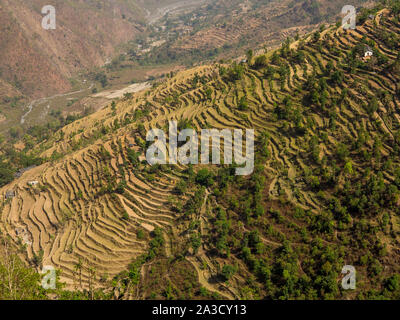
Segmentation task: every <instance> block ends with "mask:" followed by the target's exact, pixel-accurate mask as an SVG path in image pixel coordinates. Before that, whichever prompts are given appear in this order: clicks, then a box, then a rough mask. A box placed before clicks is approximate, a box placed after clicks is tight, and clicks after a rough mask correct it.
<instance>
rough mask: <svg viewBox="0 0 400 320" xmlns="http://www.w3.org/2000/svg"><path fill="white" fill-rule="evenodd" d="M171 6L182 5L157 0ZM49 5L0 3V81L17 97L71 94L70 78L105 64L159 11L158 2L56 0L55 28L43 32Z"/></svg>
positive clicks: (36, 1) (40, 0)
mask: <svg viewBox="0 0 400 320" xmlns="http://www.w3.org/2000/svg"><path fill="white" fill-rule="evenodd" d="M172 2H174V3H175V2H179V1H170V0H162V1H157V6H158V7H163V6H164V5H168V4H170V3H172ZM47 4H48V3H47V2H46V1H43V0H32V1H23V0H15V1H14V0H13V1H10V0H1V1H0V18H1V21H2V24H1V27H0V28H1V29H0V48H1V49H0V77H1V78H2V79H3V80H4V81H6V82H8V83H10V84H11V85H13V86H14V87H15V88H16V89H18V91H19V92H18V93H19V95H25V96H28V97H39V96H40V97H43V96H46V95H50V94H54V93H58V92H63V91H66V90H69V89H70V88H71V84H70V82H69V78H71V77H72V76H75V75H76V74H77V73H78V72H79V71H83V70H86V69H88V68H92V67H95V66H101V65H103V64H104V63H106V61H107V60H108V59H110V58H111V57H112V56H113V55H114V54H115V53H116V50H117V48H118V45H120V44H122V43H125V42H127V41H129V40H132V39H133V38H134V37H135V36H136V35H138V34H140V33H141V32H142V31H143V30H144V28H145V27H146V23H147V20H146V19H147V16H148V15H150V14H152V12H153V11H154V10H155V2H154V1H150V2H147V1H146V2H144V1H134V0H118V1H105V0H102V1H93V0H84V1H77V0H69V1H64V0H57V1H53V2H52V5H53V6H54V7H55V8H56V18H57V29H56V30H44V29H43V28H42V26H41V23H42V18H43V16H44V15H42V14H41V10H42V7H43V6H45V5H47ZM10 94H14V93H13V92H10V93H9V95H6V96H8V97H10V96H11V95H10ZM3 97H4V96H2V97H0V98H3ZM11 97H12V96H11Z"/></svg>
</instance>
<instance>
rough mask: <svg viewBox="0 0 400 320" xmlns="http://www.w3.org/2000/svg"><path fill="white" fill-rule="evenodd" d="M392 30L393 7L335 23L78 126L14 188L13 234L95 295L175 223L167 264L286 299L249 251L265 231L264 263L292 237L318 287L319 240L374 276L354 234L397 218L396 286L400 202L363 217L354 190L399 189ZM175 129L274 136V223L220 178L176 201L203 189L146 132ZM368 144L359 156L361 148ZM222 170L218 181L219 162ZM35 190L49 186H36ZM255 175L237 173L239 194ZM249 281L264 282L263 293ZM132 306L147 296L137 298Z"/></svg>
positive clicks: (270, 195) (207, 284)
mask: <svg viewBox="0 0 400 320" xmlns="http://www.w3.org/2000/svg"><path fill="white" fill-rule="evenodd" d="M391 34H392V35H395V37H397V40H398V35H399V34H400V24H399V23H398V21H397V22H396V20H395V19H394V18H393V13H391V12H390V11H389V10H386V9H385V10H383V11H380V12H379V13H378V14H377V15H376V16H375V18H374V19H368V20H367V21H366V22H365V23H364V24H362V25H359V26H358V27H357V29H356V30H354V31H344V30H343V29H341V28H338V27H335V26H332V27H329V28H328V29H327V30H321V32H319V33H316V34H313V35H309V36H308V37H307V38H305V39H301V40H299V41H297V42H293V41H292V42H288V43H285V44H283V46H282V49H281V50H277V51H276V52H270V53H269V54H268V56H267V57H266V58H265V60H264V61H266V62H265V63H261V62H262V61H263V60H262V59H257V58H256V60H255V61H254V62H249V63H248V64H245V65H232V66H231V65H220V64H215V65H208V66H202V67H198V68H195V69H190V70H186V71H182V72H179V73H178V74H176V75H175V76H174V77H172V78H168V79H166V80H165V81H163V82H161V83H159V84H157V85H155V86H154V87H153V88H152V89H149V90H146V91H142V92H139V93H137V94H135V95H134V96H133V97H132V98H126V99H122V100H120V101H118V102H117V103H116V104H115V105H111V106H107V107H106V108H104V109H103V110H100V111H98V112H97V113H95V114H93V115H90V116H89V117H87V118H85V119H83V120H79V121H77V122H74V123H72V124H70V125H68V126H67V127H65V128H63V129H62V130H61V131H60V132H58V133H57V134H56V135H55V136H54V137H53V138H52V140H49V141H47V142H45V143H43V144H41V145H39V146H37V150H41V152H42V156H43V157H47V158H48V159H49V161H48V162H47V163H46V164H44V165H42V166H40V167H37V168H35V169H32V170H31V171H28V172H26V173H25V174H24V175H23V176H22V177H21V178H19V179H18V180H16V181H15V182H14V183H13V184H11V185H9V186H7V187H5V188H3V189H2V190H1V192H0V194H3V195H5V193H6V191H8V190H15V191H16V194H17V195H16V197H15V198H13V199H11V200H7V201H5V202H4V205H3V207H2V211H1V229H2V231H4V232H6V233H7V234H9V235H11V236H12V237H13V239H15V240H18V239H20V241H21V244H23V243H24V242H25V246H26V252H27V257H28V260H29V261H31V262H32V263H35V262H36V264H37V265H38V266H40V265H53V266H55V267H57V268H58V269H60V270H61V271H62V273H61V280H62V281H65V282H66V283H67V284H68V286H69V287H70V288H79V287H82V288H88V287H89V286H90V283H91V282H93V281H94V282H95V283H96V286H98V287H104V286H106V283H107V280H109V279H111V278H112V277H114V276H116V275H118V274H120V273H121V272H123V271H125V270H127V268H128V266H129V264H130V263H131V262H132V261H133V260H135V259H137V258H138V257H140V256H141V255H143V254H144V253H145V252H147V251H148V250H149V248H150V247H151V244H150V239H151V237H152V233H153V232H154V231H155V230H162V235H163V238H164V240H165V241H164V244H163V246H162V253H160V257H162V258H166V259H169V258H170V259H174V258H175V259H178V258H177V257H182V256H183V257H184V259H185V260H186V261H188V262H190V264H188V267H187V272H188V273H193V274H195V275H196V277H197V278H198V282H199V283H200V285H201V286H202V287H203V288H205V289H206V290H208V291H209V292H211V293H214V294H216V295H217V296H218V295H219V297H224V298H228V299H235V298H260V297H265V296H268V294H271V295H272V293H271V292H274V291H273V290H272V289H271V287H269V286H268V285H267V283H268V281H271V282H273V283H275V282H279V281H281V280H276V279H275V278H274V277H271V278H270V279H271V280H268V281H267V280H262V281H261V280H259V276H256V277H254V274H255V271H254V270H257V268H256V267H254V266H250V265H249V262H248V259H247V258H243V256H244V253H243V252H241V251H240V250H239V248H240V245H239V244H237V242H239V243H240V241H242V239H244V238H246V237H248V236H249V234H251V232H255V231H256V230H257V232H259V239H258V242H257V243H258V244H259V247H260V248H261V247H262V248H265V249H263V250H264V251H262V250H261V249H260V250H261V251H262V252H263V253H260V252H261V251H258V249H257V251H256V250H253V251H252V255H254V256H260V257H262V258H260V261H264V262H265V261H270V260H273V259H274V257H277V255H278V254H281V253H280V252H281V251H279V250H278V249H279V248H281V247H282V246H283V247H284V248H287V241H289V242H290V243H291V246H292V247H293V248H295V249H294V250H295V251H296V252H298V256H297V257H296V259H295V262H294V263H293V266H294V267H293V268H294V271H293V274H298V275H299V277H304V279H311V280H304V281H311V282H312V281H317V280H315V279H314V278H316V277H317V276H316V275H314V271H312V270H313V269H314V270H315V268H318V264H319V261H315V263H316V264H317V266H315V265H312V263H311V262H309V261H307V259H306V256H307V254H308V253H305V252H308V251H305V250H306V249H305V248H311V247H312V245H313V243H314V242H313V241H314V240H315V239H313V238H320V239H321V243H320V244H319V245H318V246H319V247H318V248H319V250H322V249H321V248H325V249H326V250H328V249H327V248H335V249H336V248H340V247H342V246H344V248H345V249H343V250H348V251H347V252H349V253H348V254H347V255H345V254H343V253H340V254H339V255H338V257H336V258H333V261H331V262H330V263H331V264H332V265H335V263H340V262H343V263H344V262H346V261H347V262H349V263H352V264H356V265H357V266H358V267H359V270H360V271H359V272H360V274H361V277H362V276H365V277H367V275H368V274H369V271H368V270H369V269H368V268H367V267H366V266H365V265H363V264H360V263H359V256H360V255H361V254H363V253H365V250H364V249H365V248H364V249H360V248H359V247H355V246H356V245H355V243H357V246H358V245H359V243H361V242H362V241H363V239H359V238H358V236H356V235H355V230H356V229H357V228H358V222H359V221H362V220H363V219H366V218H368V219H370V220H369V221H370V222H369V223H370V226H371V228H372V227H377V226H379V225H380V221H381V219H383V218H382V215H383V214H385V215H387V217H388V219H389V225H390V230H391V231H390V232H386V231H384V230H383V229H382V230H381V229H379V228H378V227H377V228H378V229H379V230H377V231H376V233H375V234H374V236H373V238H374V242H373V244H374V245H375V246H376V248H381V247H385V250H386V251H387V253H386V255H385V257H377V256H376V255H375V253H371V254H372V255H373V259H375V260H376V261H378V262H379V263H380V264H381V265H384V266H385V268H384V270H382V271H381V277H385V276H388V275H391V274H393V273H394V272H398V264H396V263H395V262H396V261H397V260H398V259H399V258H400V256H399V253H400V251H399V230H398V223H399V221H398V215H397V214H398V210H397V205H398V201H397V200H396V201H397V202H396V201H394V204H393V205H389V203H383V202H380V203H381V205H382V208H384V210H382V211H380V212H379V210H378V212H376V213H375V212H373V216H371V214H372V209H371V208H367V209H365V211H366V213H362V214H361V213H360V212H363V211H362V210H361V209H357V210H358V211H357V210H356V209H354V208H355V207H356V205H354V206H352V205H351V204H349V203H348V202H346V201H345V200H344V199H345V196H343V194H342V193H345V192H346V190H350V189H351V184H354V185H356V184H357V183H359V182H360V181H361V180H362V179H364V178H365V177H368V175H370V174H371V171H372V172H379V173H380V175H378V178H379V177H380V180H379V181H380V183H382V184H384V185H385V186H388V188H389V186H392V185H393V186H394V185H396V183H397V182H396V181H397V179H398V178H397V174H398V173H397V172H396V170H395V168H396V167H397V166H398V165H399V161H398V159H397V158H396V157H395V156H394V155H395V154H396V152H398V151H396V150H398V146H397V144H398V143H399V142H400V141H399V135H398V133H399V132H400V131H399V129H400V122H399V120H400V118H399V110H398V107H399V87H398V83H399V74H400V73H399V72H398V71H399V70H400V69H399V64H400V61H399V58H398V57H399V51H398V50H399V47H398V42H397V44H395V45H391V42H390V41H389V40H390V35H391ZM382 38H385V39H386V40H382ZM371 40H373V41H374V43H375V46H374V57H373V58H372V59H370V60H368V61H363V54H364V51H363V50H364V48H365V46H367V45H369V46H373V45H374V43H373V42H371ZM357 48H358V49H357ZM357 50H358V51H360V50H361V51H360V52H361V53H360V54H359V53H358V52H357ZM257 61H258V62H257ZM396 68H397V69H396ZM328 83H329V85H327V84H328ZM373 97H377V99H375V100H374V99H373ZM171 120H176V121H178V122H179V123H180V126H181V127H182V126H185V121H184V120H186V121H187V122H186V125H187V124H188V123H190V125H191V126H192V127H193V128H196V129H198V130H200V129H202V128H216V129H225V128H231V129H233V128H237V129H247V128H254V129H255V132H256V135H257V139H258V141H260V140H262V138H263V137H264V138H265V139H266V140H264V141H267V143H265V144H264V147H265V149H264V151H263V152H264V154H265V156H264V157H263V158H262V159H263V161H262V168H261V172H262V175H263V176H264V177H265V180H264V183H263V186H264V185H265V189H263V191H262V192H261V193H260V194H261V195H262V199H261V200H260V201H261V203H262V205H263V207H264V209H263V212H265V215H264V216H263V217H258V218H256V217H254V216H253V215H252V213H250V218H247V219H246V218H245V217H244V215H243V214H242V212H241V207H242V204H241V203H244V202H245V200H243V198H240V195H243V194H241V193H240V192H241V191H240V190H235V186H230V187H228V189H226V190H225V191H222V192H221V193H219V192H218V190H216V189H218V188H219V187H218V186H217V185H211V186H206V187H204V188H203V189H201V188H198V187H197V186H195V185H193V184H192V185H191V184H190V183H189V186H190V187H189V188H188V189H187V190H185V191H184V192H181V193H177V191H176V187H177V186H178V185H179V183H180V182H181V181H182V180H184V181H185V180H187V179H189V180H188V181H190V174H188V168H186V167H183V166H162V167H149V166H148V165H147V164H146V162H145V159H144V154H145V149H146V148H145V147H146V144H145V142H144V140H145V135H146V132H147V131H148V130H150V129H153V128H156V127H158V128H162V129H164V130H165V131H167V126H168V121H171ZM180 129H181V128H180ZM354 141H356V142H358V144H360V147H359V148H353V147H352V145H353V142H354ZM346 147H347V148H346ZM136 152H137V154H136ZM369 152H372V153H373V154H374V156H373V157H372V158H371V156H368V153H369ZM342 154H343V155H342ZM258 164H260V162H258ZM201 168H202V167H201ZM201 168H200V167H199V168H197V167H196V168H194V169H195V171H196V172H197V171H198V170H199V169H201ZM367 168H369V171H368V170H367ZM189 169H190V168H189ZM211 169H212V170H214V171H215V172H217V169H218V168H216V167H212V168H211ZM237 179H238V178H237ZM249 179H250V178H249ZM330 179H334V181H335V183H336V186H335V185H334V186H332V184H331V183H330V182H329V181H330ZM29 181H38V182H39V184H38V186H36V187H30V186H28V182H29ZM235 181H236V180H235ZM246 181H248V180H247V179H246V178H244V180H237V185H241V184H243V183H246ZM338 186H339V187H338ZM121 189H122V190H121ZM239 189H240V188H239ZM387 190H392V189H387ZM394 193H396V192H394ZM235 194H236V195H237V196H238V197H239V199H240V201H242V202H241V203H240V204H239V206H238V207H236V209H235V206H234V205H233V204H232V203H233V202H232V199H233V195H235ZM339 195H340V197H339ZM342 196H343V197H342ZM360 197H361V195H360ZM335 198H338V199H340V201H341V206H345V205H347V207H348V212H346V213H343V216H340V217H338V216H339V213H338V211H335V210H336V207H335V208H334V206H333V205H332V203H333V202H334V200H335ZM193 199H197V200H193ZM396 199H397V198H396ZM190 201H197V205H196V206H195V210H194V211H192V212H189V213H188V212H185V208H186V207H185V206H186V204H187V203H188V202H190ZM230 202H231V203H230ZM182 207H183V209H182ZM339 207H340V205H339ZM277 208H278V209H279V210H280V211H281V214H280V215H279V214H276V209H277ZM295 208H296V210H295ZM219 210H220V211H219ZM221 210H225V211H226V212H227V213H228V220H229V221H231V222H230V223H231V228H233V230H234V231H232V230H231V231H229V239H230V240H229V241H228V246H229V247H230V248H231V250H230V251H229V253H224V254H221V253H220V252H219V253H216V250H217V249H216V248H218V243H217V244H216V241H217V240H218V239H217V240H216V239H215V236H216V235H217V234H219V231H218V228H219V227H220V225H219V224H218V221H222V220H224V219H225V218H224V214H221ZM251 210H253V208H252V209H251ZM251 210H250V211H251ZM254 210H255V209H254ZM299 210H304V211H305V212H307V215H308V219H309V220H307V219H305V218H304V219H303V218H301V217H299V215H296V213H295V212H299ZM329 210H330V211H331V212H333V213H332V215H337V216H335V217H333V218H332V217H331V218H332V221H333V222H331V223H330V224H329V226H328V227H327V228H328V229H329V230H330V229H332V232H326V233H324V232H325V231H324V232H322V231H315V230H314V229H312V228H313V227H311V226H310V225H311V223H310V221H314V219H319V217H321V220H323V219H324V218H325V217H326V212H328V211H329ZM218 212H219V213H218ZM185 214H186V215H185ZM307 221H308V222H307ZM308 224H310V225H308ZM17 228H19V229H18V230H24V232H23V233H22V234H23V235H24V236H23V237H22V236H21V232H19V235H17V234H16V230H17ZM235 228H236V229H235ZM306 230H307V232H309V235H308V236H306V235H305V233H306ZM235 234H237V238H235ZM196 235H198V236H199V237H200V238H201V240H202V241H201V245H200V246H199V247H198V248H197V250H189V247H190V242H191V237H193V236H196ZM240 236H243V238H242V239H241V238H240ZM217 238H218V237H217ZM349 238H350V240H349ZM235 239H236V240H235ZM344 239H347V240H346V241H347V242H346V241H345V240H344ZM219 240H220V239H219ZM219 240H218V241H219ZM218 241H217V242H218ZM235 241H236V242H235ZM249 241H250V240H249ZM364 241H365V239H364ZM250 242H251V241H250ZM249 246H250V245H249ZM257 248H258V247H257ZM325 249H324V250H325ZM358 249H359V250H358ZM224 250H225V249H223V250H222V251H224ZM285 250H286V249H285ZM297 250H298V251H297ZM307 250H308V249H307ZM357 250H358V251H357ZM339 251H340V250H339ZM224 252H225V251H224ZM255 252H257V253H255ZM278 252H279V253H278ZM284 252H286V251H284ZM287 252H289V253H290V252H291V251H290V250H287ZM340 252H342V251H340ZM371 252H373V251H371ZM289 253H288V256H289V255H290V254H289ZM321 256H323V255H322V254H321ZM279 257H281V256H279ZM324 257H325V256H324ZM262 259H265V260H262ZM287 259H289V258H287ZM321 259H322V258H321ZM324 259H325V258H324ZM371 259H372V258H371ZM375 260H373V261H375ZM228 263H229V264H230V265H234V266H235V268H236V270H237V272H236V273H235V275H234V276H232V277H231V278H230V279H228V280H229V281H221V279H220V274H221V269H222V267H223V266H224V265H226V264H228ZM260 263H261V262H260ZM265 263H267V262H265ZM320 266H321V265H319V267H320ZM335 268H339V266H338V265H337V266H336V265H335V267H332V270H333V269H335ZM149 269H151V268H150V267H149V265H145V266H143V269H142V279H145V278H146V277H148V275H149V272H150V271H149ZM272 270H275V269H272ZM275 271H276V270H275ZM276 272H278V271H276ZM332 272H333V271H332ZM339 272H340V269H339ZM94 274H95V275H96V276H95V277H94V276H93V275H94ZM329 274H330V276H332V277H333V278H334V277H335V275H336V277H338V274H337V273H334V272H333V273H332V274H331V273H329ZM249 279H253V280H252V281H253V282H257V283H258V284H254V283H253V284H250V282H251V281H250V280H249ZM285 279H286V278H285ZM282 281H283V280H282ZM363 281H365V283H367V284H366V285H365V286H366V287H367V289H368V288H370V287H369V286H374V285H379V284H371V283H373V282H374V280H373V279H372V280H371V282H368V281H367V280H365V279H364V280H363ZM336 285H337V283H336ZM139 287H140V290H141V291H142V294H141V297H144V298H146V297H148V296H149V295H150V293H149V292H147V291H146V290H147V287H146V286H145V285H143V284H140V285H139ZM248 288H252V291H251V290H247V289H248ZM318 288H319V287H318ZM379 288H380V287H379ZM316 290H317V289H316ZM318 290H321V291H322V292H329V290H327V289H326V288H323V289H318ZM250 291H251V292H250ZM321 291H318V292H319V294H320V292H321ZM334 292H336V291H334ZM280 294H282V295H283V293H279V295H280ZM332 294H333V296H335V295H336V296H337V294H339V293H338V292H336V293H332ZM291 295H293V296H296V294H295V293H289V296H291ZM310 295H311V293H310ZM125 297H126V298H135V297H137V296H135V295H133V293H132V292H126V295H125ZM296 297H298V296H296Z"/></svg>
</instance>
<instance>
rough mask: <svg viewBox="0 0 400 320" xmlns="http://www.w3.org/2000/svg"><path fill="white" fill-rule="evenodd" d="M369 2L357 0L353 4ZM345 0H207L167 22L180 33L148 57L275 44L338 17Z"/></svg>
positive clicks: (229, 52) (201, 55) (214, 54)
mask: <svg viewBox="0 0 400 320" xmlns="http://www.w3.org/2000/svg"><path fill="white" fill-rule="evenodd" d="M371 3H373V1H368V0H356V1H353V2H352V5H354V6H356V7H358V6H364V5H367V4H371ZM346 4H348V3H347V2H346V1H345V0H336V1H331V0H300V1H299V0H283V1H277V0H263V1H260V0H246V1H242V0H221V1H209V2H207V3H206V4H205V5H203V6H202V7H201V8H200V9H198V10H196V11H194V12H191V13H188V14H187V15H186V16H183V17H182V16H178V17H176V18H175V20H176V21H174V20H173V19H170V21H168V23H166V26H167V27H168V26H173V25H174V23H175V25H179V26H180V27H178V29H180V32H176V33H174V32H172V33H173V36H172V39H171V41H168V42H167V43H166V44H165V45H163V46H162V47H160V48H159V49H158V50H155V52H154V53H153V55H152V60H156V61H163V60H168V59H183V60H185V61H190V60H189V58H188V57H197V61H198V60H199V59H206V58H218V57H219V58H222V57H232V56H235V55H236V56H237V55H238V54H239V53H240V52H242V53H243V52H244V50H246V49H250V48H252V49H253V48H254V47H255V46H256V45H257V46H260V45H264V46H267V47H274V46H276V45H279V44H280V43H281V41H283V40H284V39H286V38H287V37H294V36H296V34H297V33H299V34H305V33H307V32H310V31H311V30H313V29H314V28H315V27H316V26H317V25H318V24H320V23H323V22H334V21H336V19H338V18H339V17H340V16H341V9H342V7H343V6H344V5H346ZM164 24H165V22H164ZM193 60H194V61H196V59H193Z"/></svg>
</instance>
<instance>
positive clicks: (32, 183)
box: [28, 181, 39, 187]
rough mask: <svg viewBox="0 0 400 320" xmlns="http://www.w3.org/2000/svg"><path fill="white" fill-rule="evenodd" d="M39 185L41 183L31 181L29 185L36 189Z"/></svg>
mask: <svg viewBox="0 0 400 320" xmlns="http://www.w3.org/2000/svg"><path fill="white" fill-rule="evenodd" d="M38 184H39V181H29V182H28V185H29V186H31V187H36V186H37V185H38Z"/></svg>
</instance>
